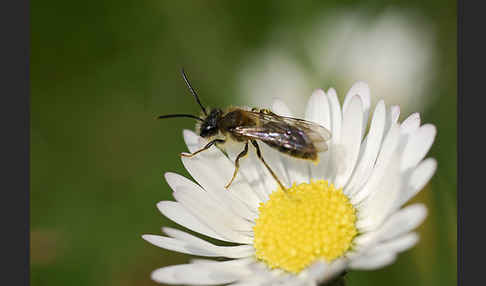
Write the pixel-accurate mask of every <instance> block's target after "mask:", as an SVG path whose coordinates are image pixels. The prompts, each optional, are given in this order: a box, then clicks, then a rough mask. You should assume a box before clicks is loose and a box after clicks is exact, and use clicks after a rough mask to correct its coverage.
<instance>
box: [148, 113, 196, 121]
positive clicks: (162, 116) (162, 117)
mask: <svg viewBox="0 0 486 286" xmlns="http://www.w3.org/2000/svg"><path fill="white" fill-rule="evenodd" d="M174 117H188V118H192V119H196V120H199V121H204V119H202V118H199V117H197V116H194V115H192V114H168V115H160V116H157V117H155V119H164V118H174Z"/></svg>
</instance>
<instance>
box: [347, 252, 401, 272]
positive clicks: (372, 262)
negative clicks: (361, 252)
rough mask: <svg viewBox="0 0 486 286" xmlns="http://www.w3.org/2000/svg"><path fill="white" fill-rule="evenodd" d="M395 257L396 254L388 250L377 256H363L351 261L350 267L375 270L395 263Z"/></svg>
mask: <svg viewBox="0 0 486 286" xmlns="http://www.w3.org/2000/svg"><path fill="white" fill-rule="evenodd" d="M395 259H396V254H394V253H388V252H387V253H381V254H379V255H375V256H362V257H359V258H357V259H354V260H353V261H351V263H350V267H351V268H352V269H357V270H373V269H378V268H382V267H384V266H387V265H389V264H391V263H393V262H394V261H395Z"/></svg>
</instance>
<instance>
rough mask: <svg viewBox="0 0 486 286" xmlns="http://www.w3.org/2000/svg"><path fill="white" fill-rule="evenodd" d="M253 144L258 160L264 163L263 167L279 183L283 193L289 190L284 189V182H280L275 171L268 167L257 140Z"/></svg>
mask: <svg viewBox="0 0 486 286" xmlns="http://www.w3.org/2000/svg"><path fill="white" fill-rule="evenodd" d="M251 144H253V146H255V149H256V152H257V157H258V159H260V161H262V163H263V165H265V167H266V168H267V170H268V171H269V172H270V174H271V175H272V177H273V178H274V179H275V181H277V183H278V185H279V186H280V188H281V189H282V190H283V191H286V190H287V189H286V188H285V187H284V185H283V184H282V182H280V180H279V179H278V177H277V175H275V173H274V172H273V170H272V169H271V168H270V166H268V164H267V162H265V160H264V159H263V156H262V152H261V151H260V146H258V143H257V142H256V141H255V140H251Z"/></svg>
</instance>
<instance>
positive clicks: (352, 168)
mask: <svg viewBox="0 0 486 286" xmlns="http://www.w3.org/2000/svg"><path fill="white" fill-rule="evenodd" d="M272 111H273V112H275V113H277V114H280V115H283V116H293V115H292V114H291V112H290V111H289V108H288V107H287V106H286V105H285V104H284V103H283V102H282V101H280V100H276V101H275V102H274V104H273V106H272ZM369 111H370V90H369V88H368V86H367V84H366V83H363V82H358V83H356V84H354V85H353V86H352V87H351V89H350V90H349V92H348V93H347V95H346V97H345V99H344V102H343V104H342V107H341V105H340V103H339V101H338V97H337V94H336V91H335V90H334V89H332V88H331V89H329V90H328V91H327V92H324V91H323V90H316V91H314V93H313V94H312V96H311V97H310V99H309V101H308V103H307V108H306V111H305V119H306V120H309V121H313V122H316V123H318V124H320V125H322V126H324V127H326V128H327V129H329V130H330V131H331V133H332V138H331V139H330V140H329V142H328V151H326V152H323V153H321V154H319V157H320V161H319V163H318V164H313V163H312V162H308V161H305V160H299V159H295V158H292V157H290V156H287V155H285V154H282V153H279V152H278V151H275V150H274V149H272V148H270V147H268V146H266V145H265V144H260V147H261V148H262V153H263V157H264V158H265V160H266V161H267V163H268V164H269V165H270V166H271V167H272V169H273V170H274V172H275V173H276V174H277V176H278V177H279V178H280V180H281V181H282V182H283V183H284V184H285V185H286V186H287V187H288V189H287V190H286V191H285V192H284V191H283V190H281V189H280V188H279V186H278V184H277V182H276V181H275V180H274V179H273V177H272V176H271V175H270V173H269V172H268V171H267V170H266V169H265V168H264V166H263V164H262V163H261V162H260V161H259V160H258V158H257V157H256V156H255V154H254V153H255V152H248V153H249V155H248V157H246V158H245V159H242V160H241V161H240V163H241V167H240V171H239V173H238V176H237V178H236V180H235V181H234V182H233V184H232V185H231V187H230V189H229V190H226V189H225V188H224V186H225V185H226V184H227V183H228V181H229V179H230V178H231V177H232V175H233V171H234V163H233V162H234V160H235V157H236V156H237V154H238V153H239V152H240V151H241V149H242V146H241V145H236V144H235V145H224V147H225V148H226V149H225V152H222V151H221V150H220V149H218V148H214V147H212V148H211V149H209V150H207V151H205V152H202V153H200V154H198V155H197V156H194V157H192V158H185V157H183V158H182V162H183V164H184V166H185V168H186V169H187V170H188V172H189V173H190V174H191V176H192V177H193V178H194V180H195V181H196V182H197V183H194V182H193V181H192V180H190V179H187V178H185V177H183V176H181V175H178V174H175V173H166V174H165V178H166V180H167V183H168V184H169V185H170V187H171V188H172V189H173V191H174V192H173V195H174V198H175V199H176V201H175V202H174V201H162V202H159V203H158V204H157V207H158V208H159V210H160V211H161V212H162V214H163V215H165V216H166V217H167V218H169V219H171V220H172V221H174V222H176V223H177V224H179V225H181V226H183V227H185V228H187V229H188V230H190V231H192V232H195V233H199V234H201V235H203V236H206V237H210V238H213V239H214V240H216V241H223V242H226V243H224V246H220V245H216V244H213V243H211V242H208V241H207V240H204V239H202V238H201V237H198V236H195V235H193V234H190V233H188V232H185V231H182V230H178V229H174V228H169V227H164V228H162V230H163V232H164V233H165V234H166V235H167V236H160V235H151V234H150V235H149V234H147V235H143V238H144V239H145V240H147V241H148V242H150V243H152V244H154V245H156V246H158V247H162V248H165V249H168V250H172V251H177V252H181V253H186V254H191V255H194V256H199V257H213V258H214V257H218V260H211V259H202V258H197V259H194V260H192V261H191V262H190V263H188V264H180V265H173V266H167V267H163V268H160V269H157V270H155V271H153V272H152V274H151V277H152V279H153V280H155V281H157V282H160V283H165V284H186V285H219V284H229V285H235V286H236V285H238V286H239V285H318V284H323V283H327V282H329V281H331V280H332V279H334V278H336V277H338V276H339V275H340V274H342V273H343V272H344V271H348V270H350V269H369V270H371V269H377V268H380V267H384V266H386V265H388V264H390V263H392V262H393V261H394V260H395V259H396V257H397V255H398V253H400V252H402V251H405V250H407V249H409V248H411V247H412V246H414V245H415V244H416V243H417V241H418V235H417V234H416V233H415V232H413V230H414V229H415V228H416V227H417V226H418V225H420V224H421V223H422V221H423V220H424V218H425V216H426V211H427V210H426V208H425V206H424V205H422V204H418V203H417V204H413V205H408V206H405V207H403V205H404V204H405V203H406V202H407V201H408V200H409V199H410V198H412V197H413V196H414V195H416V194H417V193H418V192H419V191H420V190H421V189H422V188H423V187H424V186H425V184H426V183H427V182H428V181H429V180H430V178H431V177H432V175H433V174H434V172H435V170H436V165H437V164H436V161H435V160H434V159H431V158H428V159H424V157H425V155H426V153H427V152H428V150H429V149H430V147H431V145H432V143H433V141H434V138H435V134H436V129H435V127H434V126H433V125H431V124H424V125H420V116H419V114H418V113H414V114H412V115H410V116H409V117H408V118H407V119H405V120H404V121H403V122H402V123H399V122H398V117H399V113H400V109H399V107H398V106H391V107H390V108H387V107H386V106H385V103H384V102H383V101H382V100H381V101H379V102H378V103H377V105H376V107H375V108H374V111H373V115H372V116H370V118H371V120H370V124H369V128H368V119H369ZM184 139H185V142H186V144H187V147H188V148H189V151H191V152H194V151H196V150H198V149H200V148H201V147H202V146H204V144H205V143H206V141H205V140H204V139H202V138H201V137H199V136H198V135H197V134H195V133H194V132H192V131H189V130H185V131H184ZM250 147H251V146H250ZM250 150H251V149H250ZM251 151H254V150H251ZM228 242H229V243H228Z"/></svg>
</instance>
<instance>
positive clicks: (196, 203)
mask: <svg viewBox="0 0 486 286" xmlns="http://www.w3.org/2000/svg"><path fill="white" fill-rule="evenodd" d="M174 197H175V198H176V200H177V201H178V202H180V203H181V204H182V205H183V206H184V208H185V209H187V210H188V211H189V212H190V213H191V214H193V215H194V216H197V218H198V219H199V220H201V221H202V222H203V223H204V224H205V225H206V226H207V227H209V228H211V229H212V230H213V231H214V232H216V233H217V234H219V235H220V236H223V237H225V238H226V239H230V240H231V241H233V242H236V243H247V244H250V243H252V238H251V237H249V236H248V234H250V232H251V230H252V224H251V223H250V222H248V221H246V220H244V219H241V218H239V217H237V216H235V215H232V214H231V213H229V212H227V211H225V210H224V208H222V206H221V205H218V204H215V202H214V201H211V200H210V199H208V198H207V197H206V195H205V194H204V192H194V191H192V190H190V189H187V188H184V187H181V188H178V189H177V191H176V192H174ZM245 233H247V234H246V235H245Z"/></svg>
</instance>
